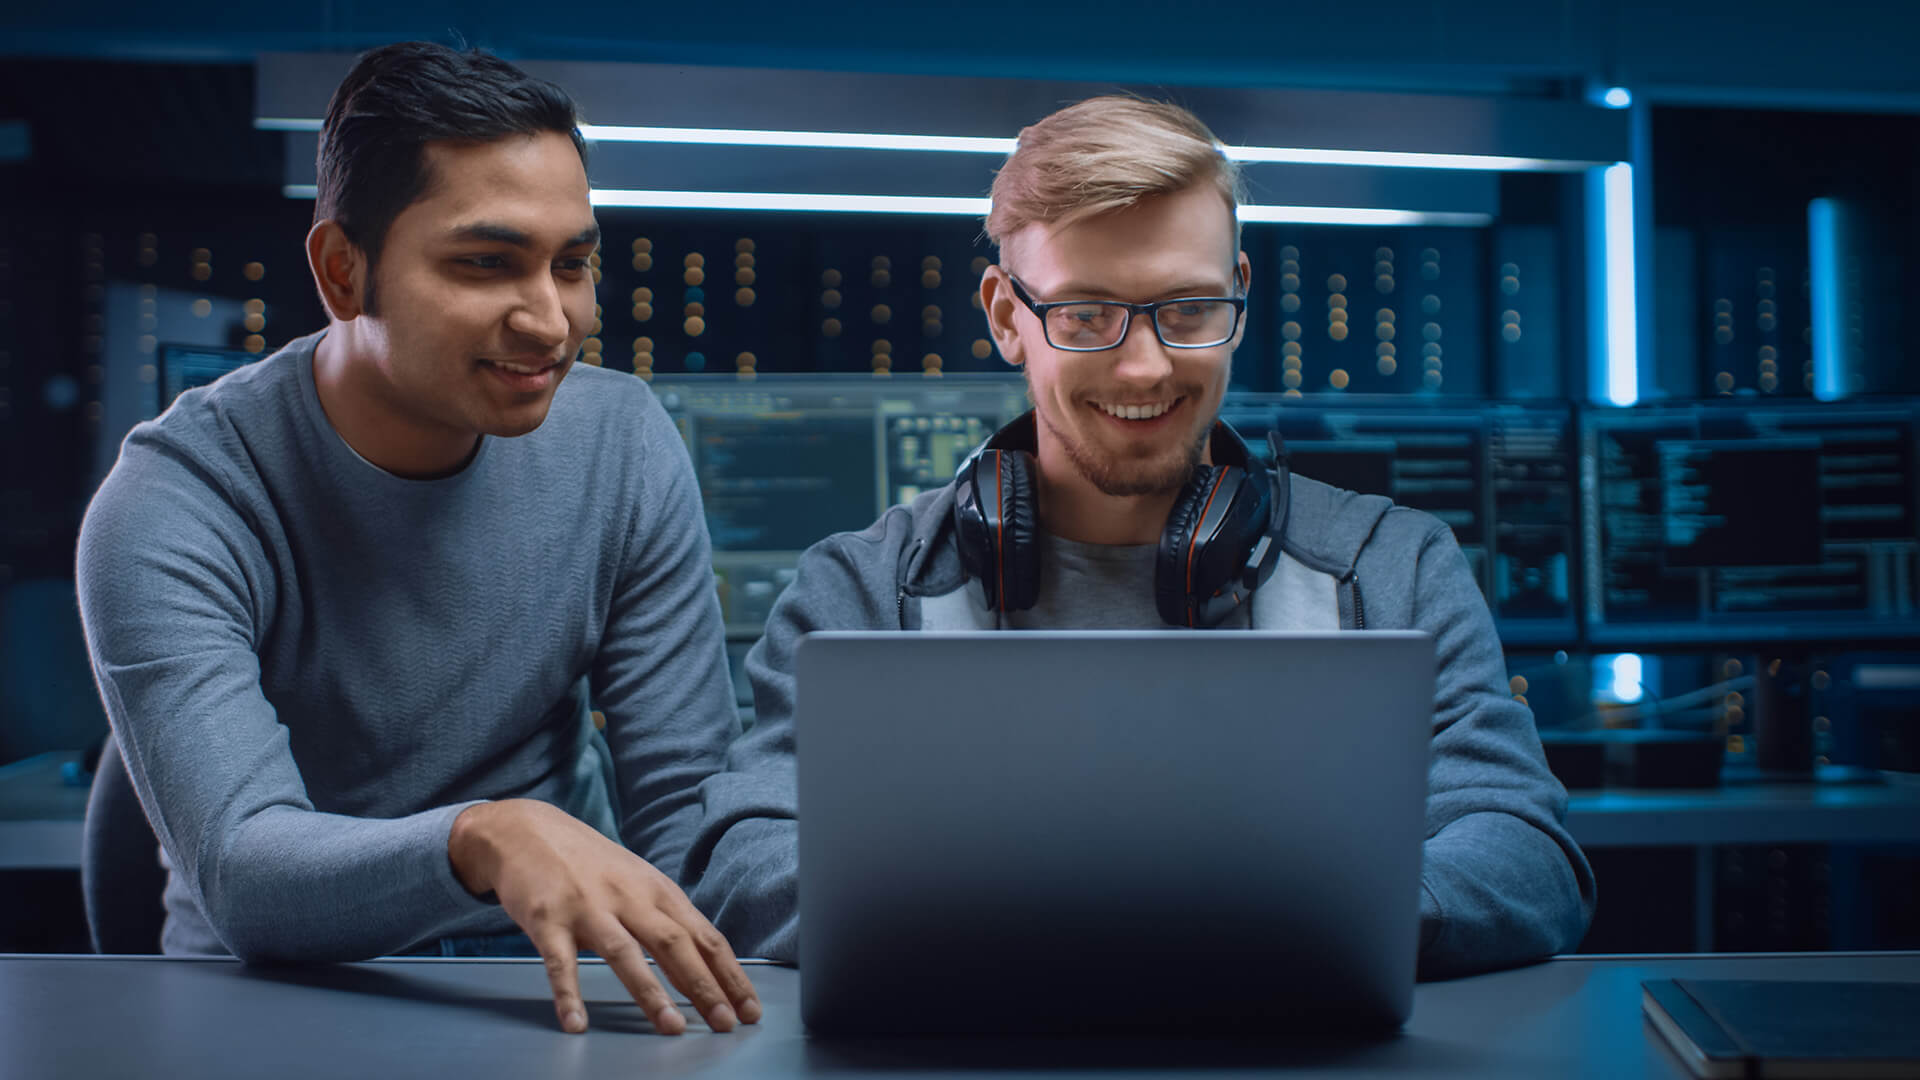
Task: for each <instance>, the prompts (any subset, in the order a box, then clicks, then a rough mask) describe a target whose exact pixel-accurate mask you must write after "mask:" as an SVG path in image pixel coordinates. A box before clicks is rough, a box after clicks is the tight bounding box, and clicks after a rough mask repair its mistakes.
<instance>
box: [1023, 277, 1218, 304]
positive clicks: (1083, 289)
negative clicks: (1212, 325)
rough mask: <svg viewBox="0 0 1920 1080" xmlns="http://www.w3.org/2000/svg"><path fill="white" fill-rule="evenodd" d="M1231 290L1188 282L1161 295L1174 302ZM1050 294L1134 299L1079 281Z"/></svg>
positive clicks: (1056, 287)
mask: <svg viewBox="0 0 1920 1080" xmlns="http://www.w3.org/2000/svg"><path fill="white" fill-rule="evenodd" d="M1231 288H1232V287H1231V286H1229V287H1228V289H1229V291H1228V292H1221V291H1219V289H1220V284H1219V282H1188V283H1186V284H1184V285H1176V286H1174V287H1173V288H1171V289H1164V290H1162V291H1161V293H1160V295H1161V296H1164V297H1167V298H1169V299H1174V300H1178V299H1180V298H1181V297H1185V296H1229V295H1231ZM1049 292H1050V293H1051V294H1052V295H1054V296H1082V297H1098V298H1102V299H1110V300H1121V299H1126V300H1131V299H1132V297H1122V296H1120V295H1119V294H1118V293H1116V292H1114V291H1113V290H1111V289H1107V288H1102V287H1099V286H1094V285H1082V284H1081V283H1079V282H1077V281H1069V282H1067V283H1066V284H1064V285H1058V286H1055V287H1054V288H1053V289H1051V290H1049ZM1036 299H1037V298H1036Z"/></svg>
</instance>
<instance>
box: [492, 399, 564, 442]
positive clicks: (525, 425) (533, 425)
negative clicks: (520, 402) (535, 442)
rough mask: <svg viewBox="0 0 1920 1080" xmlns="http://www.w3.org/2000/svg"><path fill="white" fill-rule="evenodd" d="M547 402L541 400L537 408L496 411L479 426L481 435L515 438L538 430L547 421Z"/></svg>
mask: <svg viewBox="0 0 1920 1080" xmlns="http://www.w3.org/2000/svg"><path fill="white" fill-rule="evenodd" d="M549 404H550V403H549V402H544V401H543V402H541V403H540V405H539V407H538V408H524V409H515V410H512V411H511V412H506V413H496V414H494V415H493V416H492V417H490V418H489V419H488V421H487V423H486V424H485V425H484V426H482V427H481V429H480V431H481V434H483V435H491V436H493V437H494V438H497V439H517V438H519V437H520V436H522V435H530V434H532V433H533V432H535V431H537V430H539V428H540V425H541V424H544V423H546V422H547V413H548V411H549V409H548V406H549Z"/></svg>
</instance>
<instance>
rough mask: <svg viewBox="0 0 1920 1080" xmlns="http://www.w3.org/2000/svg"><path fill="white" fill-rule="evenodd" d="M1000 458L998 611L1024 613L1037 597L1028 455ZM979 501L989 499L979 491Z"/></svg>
mask: <svg viewBox="0 0 1920 1080" xmlns="http://www.w3.org/2000/svg"><path fill="white" fill-rule="evenodd" d="M995 456H996V457H998V458H999V459H1000V482H999V484H998V485H997V486H998V487H999V502H1000V523H1001V536H1000V538H999V544H998V547H999V550H1000V566H999V572H1000V580H999V582H998V589H997V592H998V593H999V596H1000V610H1002V611H1025V610H1026V609H1028V608H1030V607H1032V606H1033V605H1034V602H1035V601H1036V600H1038V599H1039V598H1040V512H1039V505H1038V498H1037V496H1036V495H1035V489H1034V475H1033V474H1034V460H1033V456H1032V455H1031V454H1027V453H1023V452H1021V451H1018V450H1007V451H1002V452H1001V453H999V454H997V455H995ZM981 494H982V497H983V498H988V497H992V496H991V495H989V493H986V492H982V493H981Z"/></svg>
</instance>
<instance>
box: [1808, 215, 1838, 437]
mask: <svg viewBox="0 0 1920 1080" xmlns="http://www.w3.org/2000/svg"><path fill="white" fill-rule="evenodd" d="M1807 256H1808V260H1807V261H1808V264H1809V265H1808V271H1809V273H1808V283H1809V285H1810V286H1811V289H1812V293H1813V396H1814V397H1816V398H1818V399H1819V400H1821V401H1838V400H1839V399H1841V398H1843V397H1846V396H1847V371H1846V351H1845V350H1846V336H1845V332H1844V330H1843V328H1842V327H1841V325H1840V204H1839V203H1838V202H1837V201H1835V200H1833V199H1814V200H1813V201H1812V202H1809V203H1808V204H1807Z"/></svg>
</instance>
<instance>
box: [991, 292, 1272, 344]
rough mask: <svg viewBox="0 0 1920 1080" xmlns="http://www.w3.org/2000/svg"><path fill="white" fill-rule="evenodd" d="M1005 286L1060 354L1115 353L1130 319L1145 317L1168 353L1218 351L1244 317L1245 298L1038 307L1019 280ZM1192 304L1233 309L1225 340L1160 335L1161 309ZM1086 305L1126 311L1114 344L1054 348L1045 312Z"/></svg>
mask: <svg viewBox="0 0 1920 1080" xmlns="http://www.w3.org/2000/svg"><path fill="white" fill-rule="evenodd" d="M1236 276H1237V275H1236ZM1007 283H1008V284H1010V285H1012V286H1013V295H1014V296H1015V297H1016V298H1017V299H1018V300H1019V301H1020V302H1021V303H1022V304H1025V305H1026V306H1027V310H1028V311H1031V312H1033V315H1034V318H1037V319H1039V320H1040V335H1041V336H1042V337H1044V338H1046V340H1047V344H1048V345H1049V346H1051V347H1053V348H1055V349H1058V350H1060V351H1061V352H1106V351H1107V350H1109V349H1117V348H1119V347H1120V345H1121V343H1122V342H1124V341H1126V340H1127V334H1128V333H1129V332H1130V331H1132V330H1133V317H1134V316H1135V315H1145V316H1146V317H1147V322H1148V324H1149V325H1151V326H1152V327H1153V336H1154V337H1156V338H1159V339H1160V344H1162V345H1165V346H1166V347H1167V348H1169V349H1217V348H1219V347H1220V346H1222V345H1225V344H1226V343H1227V342H1229V341H1232V340H1233V335H1235V334H1237V333H1239V332H1240V321H1241V320H1242V319H1245V318H1246V317H1247V298H1246V297H1244V296H1176V297H1174V298H1173V299H1171V300H1155V301H1153V302H1152V303H1149V304H1134V303H1129V302H1127V301H1125V300H1056V301H1052V302H1049V303H1045V304H1041V303H1036V302H1035V301H1034V299H1033V297H1032V296H1031V295H1030V294H1028V292H1027V287H1026V286H1025V285H1022V284H1020V279H1019V278H1017V277H1014V276H1013V275H1012V274H1008V275H1007ZM1195 300H1206V301H1209V302H1212V303H1224V304H1232V305H1233V326H1232V327H1231V328H1230V329H1228V331H1227V336H1226V337H1223V338H1221V339H1220V340H1219V341H1209V342H1207V343H1206V344H1204V345H1186V344H1181V343H1180V342H1176V341H1168V340H1167V335H1166V334H1164V333H1161V331H1160V309H1161V308H1163V307H1168V306H1170V305H1173V304H1190V303H1192V302H1194V301H1195ZM1087 304H1104V305H1106V306H1107V307H1117V308H1121V309H1123V310H1125V311H1126V313H1127V318H1126V321H1125V322H1123V323H1121V324H1120V333H1119V335H1118V336H1117V337H1115V338H1114V339H1113V344H1111V345H1094V346H1091V347H1089V346H1085V345H1055V344H1054V343H1053V333H1052V332H1051V331H1049V330H1048V329H1047V312H1049V311H1052V310H1053V309H1054V308H1063V307H1084V306H1085V305H1087Z"/></svg>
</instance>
